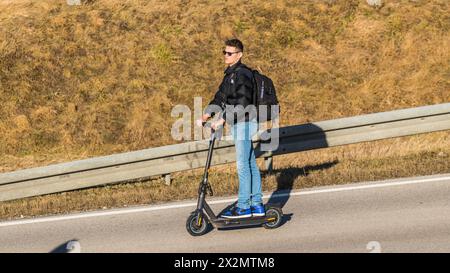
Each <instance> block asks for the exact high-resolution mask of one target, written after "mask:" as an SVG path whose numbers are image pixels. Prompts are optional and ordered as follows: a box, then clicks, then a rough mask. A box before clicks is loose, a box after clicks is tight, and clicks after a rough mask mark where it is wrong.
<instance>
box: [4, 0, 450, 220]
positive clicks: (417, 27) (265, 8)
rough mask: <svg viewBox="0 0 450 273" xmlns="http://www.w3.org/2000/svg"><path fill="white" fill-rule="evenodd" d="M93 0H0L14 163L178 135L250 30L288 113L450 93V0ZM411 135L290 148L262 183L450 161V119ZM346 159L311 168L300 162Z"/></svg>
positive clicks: (60, 201)
mask: <svg viewBox="0 0 450 273" xmlns="http://www.w3.org/2000/svg"><path fill="white" fill-rule="evenodd" d="M88 2H89V4H85V5H82V6H68V5H66V4H65V2H64V1H53V0H41V1H32V0H20V1H19V0H17V1H5V0H0V10H1V11H2V12H1V13H0V105H1V108H0V171H1V172H5V171H12V170H16V169H22V168H28V167H35V166H43V165H47V164H51V163H56V162H65V161H70V160H75V159H82V158H87V157H93V156H98V155H105V154H112V153H118V152H125V151H131V150H138V149H144V148H148V147H156V146H161V145H167V144H172V143H176V142H177V141H174V140H173V139H172V138H171V135H170V131H171V130H170V129H171V126H172V124H173V122H174V121H175V118H172V117H170V111H171V109H172V107H173V106H175V105H177V104H185V105H188V106H189V107H191V109H192V108H193V103H194V101H193V97H194V96H201V97H203V98H204V104H205V103H206V102H207V101H208V100H209V99H210V98H211V97H212V96H213V94H214V92H215V91H216V88H217V86H218V84H219V83H220V80H221V77H222V71H223V68H224V67H223V64H222V56H221V54H220V52H221V49H222V46H223V45H222V41H223V40H224V39H225V38H229V37H231V36H236V37H238V38H240V39H241V40H243V41H244V44H245V46H246V50H245V51H246V55H245V57H244V62H245V63H247V64H249V65H250V66H253V67H255V68H261V69H263V71H264V72H265V73H267V74H268V75H270V76H271V77H272V78H273V79H274V82H275V84H276V86H277V89H278V92H279V96H280V98H281V107H282V109H283V112H282V117H281V118H282V119H281V126H284V125H290V124H298V123H304V122H308V121H319V120H325V119H334V118H339V117H345V116H352V115H359V114H365V113H373V112H380V111H387V110H395V109H400V108H409V107H415V106H421V105H428V104H437V103H443V102H448V101H449V100H450V70H449V67H450V65H449V64H450V51H449V50H448V48H450V32H449V28H450V18H449V14H450V2H448V1H446V0H433V1H425V0H418V1H407V0H402V1H400V0H398V1H386V4H385V5H384V6H383V7H381V8H376V9H374V8H371V7H369V6H368V5H366V4H365V1H364V0H350V1H334V0H328V1H302V2H298V1H282V0H277V1H271V2H268V1H262V0H257V1H238V0H230V1H219V0H217V1H204V0H192V1H184V0H178V1H170V2H167V1H155V0H150V1H143V0H123V1H115V0H92V1H88ZM236 7H239V8H236ZM436 138H441V139H440V140H439V141H437V140H436ZM406 139H408V141H409V142H408V143H409V144H407V145H406V144H405V143H404V142H403V141H401V142H397V141H400V140H389V141H392V142H389V141H388V142H386V143H385V142H376V143H368V144H360V145H351V146H349V147H341V148H333V149H328V150H323V151H312V152H308V153H301V154H293V155H286V156H282V157H277V159H276V160H275V167H276V168H278V169H286V170H287V171H286V172H284V173H283V175H280V173H278V174H277V175H272V176H270V175H269V176H266V177H265V179H264V181H265V182H264V183H265V187H266V189H269V188H273V187H275V184H276V180H277V179H283V178H282V177H284V176H286V177H289V175H288V173H290V172H292V173H293V174H292V175H291V176H295V177H296V180H295V181H294V185H295V186H296V187H297V186H299V187H303V186H312V185H316V184H317V185H322V184H327V183H341V182H345V181H347V182H350V181H358V180H368V179H372V178H373V179H375V178H380V177H385V178H388V177H390V176H392V177H395V176H400V175H405V176H409V174H411V175H413V174H416V173H423V174H425V173H435V172H438V171H448V170H449V168H448V165H446V164H447V163H445V162H446V161H445V157H442V156H441V157H439V156H436V153H437V154H439V152H443V153H445V154H448V147H449V145H448V144H449V143H450V142H449V139H448V134H446V133H437V134H429V135H423V136H420V138H417V139H416V138H414V137H412V138H406ZM402 140H404V138H402ZM392 143H394V144H392ZM386 145H387V146H386ZM416 147H419V148H416ZM391 150H395V152H392V154H391V155H390V154H389V151H391ZM310 153H311V154H310ZM366 156H369V157H366ZM370 156H372V157H370ZM284 157H287V159H289V160H278V158H284ZM312 157H313V158H314V159H310V158H312ZM335 160H337V161H338V163H337V164H334V165H333V166H332V167H330V168H326V169H324V170H311V171H310V172H309V174H308V175H307V176H302V175H300V174H302V171H298V170H297V169H302V168H303V167H305V166H308V165H309V166H317V165H320V164H325V163H327V162H333V161H335ZM288 161H289V162H290V164H281V165H277V164H278V162H280V163H281V162H288ZM392 161H394V162H396V164H393V165H392V166H390V164H387V163H389V162H392ZM447 161H448V160H447ZM434 162H436V163H434ZM438 162H442V165H440V163H438ZM358 164H362V165H358ZM402 164H403V165H402ZM361 166H364V168H359V167H361ZM379 166H380V167H379ZM399 166H402V168H403V169H401V168H400V167H399ZM445 166H447V167H445ZM218 168H222V167H218ZM223 168H225V167H223ZM226 168H228V172H226V175H227V177H228V178H227V179H229V180H230V181H232V182H230V184H232V185H234V186H232V187H231V188H227V187H225V186H223V190H220V189H221V186H218V188H219V192H222V193H224V194H225V193H232V192H233V191H235V190H236V178H235V174H234V168H232V167H226ZM289 168H291V169H289ZM367 168H368V169H367ZM313 169H314V168H313ZM224 175H225V174H224ZM276 177H279V178H276ZM190 180H195V182H191V183H187V181H190ZM197 180H198V171H194V172H192V173H189V172H188V173H184V174H179V175H177V176H176V178H175V181H174V183H175V185H174V186H173V187H170V188H166V187H164V186H162V185H159V184H158V183H156V185H155V183H153V182H148V183H147V182H143V183H141V184H133V185H118V186H111V187H106V188H96V189H91V190H86V191H79V192H71V193H67V194H63V195H55V196H46V197H39V198H34V199H27V200H26V201H14V202H12V203H7V204H2V206H1V210H3V212H1V213H0V214H1V215H3V216H2V217H9V216H17V215H20V214H23V215H30V213H31V214H32V212H33V211H35V212H36V213H40V212H44V211H48V212H62V211H66V209H67V210H68V209H69V208H70V209H74V210H77V209H87V208H96V207H102V206H115V205H117V206H122V205H124V204H140V203H147V202H153V201H162V200H165V198H168V196H174V198H187V197H192V193H194V194H195V190H196V187H197ZM269 181H272V182H270V183H272V184H270V183H269ZM297 181H301V182H297ZM322 181H323V182H322ZM185 182H186V183H185ZM177 183H178V184H177ZM233 183H234V184H233ZM184 184H185V185H186V186H183V185H184ZM177 185H179V186H177ZM184 187H186V188H184ZM179 191H180V192H179ZM178 192H179V195H177V194H176V193H178ZM158 194H159V195H160V196H159V195H158ZM85 195H89V198H85V197H86V196H85ZM93 196H95V198H93ZM158 196H159V197H158ZM91 197H92V198H91ZM171 198H172V197H171ZM83 200H84V201H83ZM114 200H115V201H114ZM86 202H87V203H86ZM12 204H15V205H14V206H13V205H12ZM11 206H12V207H11ZM13 208H14V209H13Z"/></svg>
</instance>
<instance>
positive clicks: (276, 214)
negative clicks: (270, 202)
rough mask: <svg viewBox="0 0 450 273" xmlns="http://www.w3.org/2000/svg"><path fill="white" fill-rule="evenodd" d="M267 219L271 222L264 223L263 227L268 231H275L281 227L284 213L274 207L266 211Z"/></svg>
mask: <svg viewBox="0 0 450 273" xmlns="http://www.w3.org/2000/svg"><path fill="white" fill-rule="evenodd" d="M266 217H267V218H268V219H269V221H268V222H266V223H264V224H263V227H264V228H267V229H274V228H277V227H279V226H280V225H281V219H282V218H283V212H282V211H281V209H279V208H275V207H272V208H269V209H268V210H266Z"/></svg>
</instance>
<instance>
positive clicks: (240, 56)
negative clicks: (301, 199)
mask: <svg viewBox="0 0 450 273" xmlns="http://www.w3.org/2000/svg"><path fill="white" fill-rule="evenodd" d="M238 55H239V60H240V59H241V58H242V55H243V54H242V52H239V53H238Z"/></svg>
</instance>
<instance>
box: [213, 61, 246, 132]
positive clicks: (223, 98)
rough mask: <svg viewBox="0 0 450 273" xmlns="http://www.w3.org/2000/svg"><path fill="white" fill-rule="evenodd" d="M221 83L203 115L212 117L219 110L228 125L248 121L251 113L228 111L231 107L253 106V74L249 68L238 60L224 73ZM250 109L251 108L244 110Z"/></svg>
mask: <svg viewBox="0 0 450 273" xmlns="http://www.w3.org/2000/svg"><path fill="white" fill-rule="evenodd" d="M224 73H225V75H224V77H223V80H222V83H221V84H220V86H219V90H217V92H216V95H215V96H214V99H213V100H211V102H210V103H209V104H208V106H207V107H206V110H205V113H207V114H210V115H211V116H214V115H215V114H217V111H218V110H219V111H220V110H221V111H222V113H223V118H224V119H225V120H226V121H227V123H228V124H235V123H237V122H241V121H249V120H251V119H253V118H254V117H255V116H254V114H253V112H251V111H247V112H245V111H237V110H238V109H239V108H235V111H230V109H231V107H227V106H233V107H236V106H238V105H240V106H242V108H246V107H247V106H249V105H252V104H253V84H254V83H253V73H252V71H251V69H250V68H249V67H247V66H246V65H245V64H243V63H241V61H240V60H239V61H238V62H237V63H235V64H234V65H232V66H229V67H227V68H226V69H225V71H224ZM246 109H247V110H248V109H251V108H246Z"/></svg>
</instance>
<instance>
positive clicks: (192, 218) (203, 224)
mask: <svg viewBox="0 0 450 273" xmlns="http://www.w3.org/2000/svg"><path fill="white" fill-rule="evenodd" d="M208 227H209V223H208V220H207V219H206V217H205V216H204V215H203V214H201V219H200V221H199V219H198V217H197V213H196V212H194V213H192V214H191V215H189V217H188V219H187V221H186V230H187V231H188V232H189V234H191V235H192V236H201V235H204V234H205V233H207V232H208Z"/></svg>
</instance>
